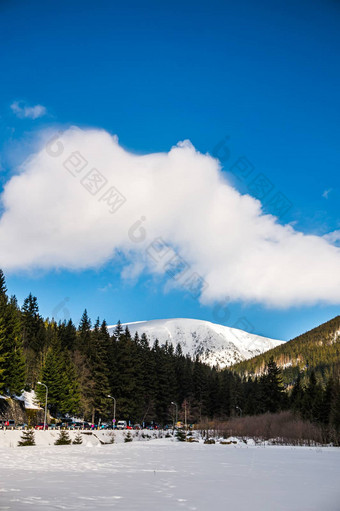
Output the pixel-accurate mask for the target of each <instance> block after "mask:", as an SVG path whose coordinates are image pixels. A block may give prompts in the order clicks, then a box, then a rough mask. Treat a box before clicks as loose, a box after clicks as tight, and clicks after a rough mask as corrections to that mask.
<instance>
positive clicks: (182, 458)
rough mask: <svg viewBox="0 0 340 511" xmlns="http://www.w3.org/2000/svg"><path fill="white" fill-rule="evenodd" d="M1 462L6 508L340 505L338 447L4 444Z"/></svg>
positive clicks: (293, 509)
mask: <svg viewBox="0 0 340 511" xmlns="http://www.w3.org/2000/svg"><path fill="white" fill-rule="evenodd" d="M8 433H10V432H8ZM12 433H16V432H12ZM46 433H48V432H44V431H41V432H39V435H36V437H37V438H38V436H39V438H40V437H41V438H42V435H44V434H46ZM53 433H54V432H53ZM46 438H47V436H46V437H45V441H46ZM117 440H118V438H117ZM2 445H4V443H2ZM0 460H1V465H0V467H1V468H0V480H1V488H0V510H1V511H4V510H13V511H21V510H27V509H29V508H30V509H33V508H34V510H35V511H37V510H39V509H41V510H42V511H52V510H58V509H59V510H61V509H63V510H77V511H78V510H79V511H87V510H88V511H93V510H97V509H99V510H100V509H102V510H127V511H133V510H141V511H142V510H143V511H144V510H147V511H160V510H162V511H167V510H169V511H170V510H176V509H178V510H192V511H196V510H197V511H210V510H212V509H216V510H226V509H233V510H237V511H246V510H247V511H248V510H251V511H283V510H285V511H286V510H287V511H288V510H289V511H320V510H322V511H339V509H340V487H339V473H340V449H337V448H331V447H328V448H315V447H313V448H309V447H275V446H270V447H259V446H257V447H255V446H250V447H247V446H244V445H243V447H241V446H239V445H235V444H230V445H221V444H215V445H204V444H203V443H193V444H190V443H180V442H177V441H175V440H172V439H165V438H164V439H157V440H151V441H148V442H146V441H143V442H142V441H137V440H134V441H133V442H131V443H127V444H125V443H122V442H120V443H115V444H111V445H102V444H100V443H99V442H98V443H97V444H93V443H92V442H88V443H87V445H70V446H55V445H51V446H42V445H40V446H36V447H21V448H10V447H9V446H7V447H5V446H3V447H0Z"/></svg>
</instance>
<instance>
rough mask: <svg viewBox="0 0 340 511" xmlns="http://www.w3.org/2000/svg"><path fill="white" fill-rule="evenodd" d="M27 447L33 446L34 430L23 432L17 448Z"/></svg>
mask: <svg viewBox="0 0 340 511" xmlns="http://www.w3.org/2000/svg"><path fill="white" fill-rule="evenodd" d="M28 445H35V438H34V429H27V430H24V431H23V432H22V435H21V438H20V440H19V442H18V447H24V446H28Z"/></svg>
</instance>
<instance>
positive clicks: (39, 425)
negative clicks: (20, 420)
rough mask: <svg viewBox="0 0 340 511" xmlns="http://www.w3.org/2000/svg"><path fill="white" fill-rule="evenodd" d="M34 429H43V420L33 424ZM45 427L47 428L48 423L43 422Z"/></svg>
mask: <svg viewBox="0 0 340 511" xmlns="http://www.w3.org/2000/svg"><path fill="white" fill-rule="evenodd" d="M34 429H44V423H43V422H40V423H39V424H37V425H36V426H35V428H34ZM45 429H48V424H45Z"/></svg>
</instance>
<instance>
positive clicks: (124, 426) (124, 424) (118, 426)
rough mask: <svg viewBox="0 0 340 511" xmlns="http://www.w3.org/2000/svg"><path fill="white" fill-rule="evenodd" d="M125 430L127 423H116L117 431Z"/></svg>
mask: <svg viewBox="0 0 340 511" xmlns="http://www.w3.org/2000/svg"><path fill="white" fill-rule="evenodd" d="M126 428H127V422H126V421H118V422H117V429H126Z"/></svg>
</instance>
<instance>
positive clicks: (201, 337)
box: [109, 318, 284, 368]
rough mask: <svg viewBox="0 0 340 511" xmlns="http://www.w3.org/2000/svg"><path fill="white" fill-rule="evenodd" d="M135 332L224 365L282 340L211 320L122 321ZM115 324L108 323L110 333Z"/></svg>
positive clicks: (274, 345) (213, 363)
mask: <svg viewBox="0 0 340 511" xmlns="http://www.w3.org/2000/svg"><path fill="white" fill-rule="evenodd" d="M122 326H124V327H125V326H127V327H128V328H129V330H130V332H131V335H132V336H134V335H135V333H136V332H138V334H139V335H142V334H143V333H145V334H146V336H147V338H148V340H149V343H150V344H151V345H152V344H153V343H154V342H155V340H156V339H158V341H159V342H160V344H164V343H165V342H166V341H168V342H170V343H172V344H173V345H174V346H176V345H177V344H180V345H181V347H182V351H183V353H184V354H185V355H187V354H189V355H190V356H191V357H192V358H195V357H196V356H197V355H198V356H199V359H200V360H201V361H202V362H204V363H206V364H208V365H210V366H214V365H217V364H218V366H219V367H220V368H224V367H227V366H230V365H232V364H235V363H237V362H241V361H242V360H247V359H249V358H251V357H254V356H256V355H259V354H261V353H264V352H265V351H267V350H270V349H272V348H275V347H276V346H279V345H280V344H282V343H283V342H284V341H279V340H275V339H269V338H267V337H261V336H259V335H255V334H251V333H248V332H245V331H244V330H239V329H237V328H231V327H227V326H224V325H219V324H216V323H211V322H210V321H204V320H199V319H189V318H171V319H156V320H150V321H138V322H134V323H124V324H123V325H122ZM114 328H115V325H112V326H109V332H110V333H112V332H113V330H114Z"/></svg>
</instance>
